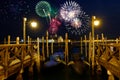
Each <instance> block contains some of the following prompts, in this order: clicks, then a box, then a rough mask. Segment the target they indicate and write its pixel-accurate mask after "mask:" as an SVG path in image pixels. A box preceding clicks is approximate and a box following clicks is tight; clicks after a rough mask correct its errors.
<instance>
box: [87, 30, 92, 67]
mask: <svg viewBox="0 0 120 80" xmlns="http://www.w3.org/2000/svg"><path fill="white" fill-rule="evenodd" d="M91 39H92V38H91V32H90V33H89V59H88V60H89V64H90V66H91V59H92V58H91V57H92V47H91V44H92V40H91Z"/></svg>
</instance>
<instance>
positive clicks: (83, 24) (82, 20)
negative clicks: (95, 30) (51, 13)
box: [60, 1, 90, 35]
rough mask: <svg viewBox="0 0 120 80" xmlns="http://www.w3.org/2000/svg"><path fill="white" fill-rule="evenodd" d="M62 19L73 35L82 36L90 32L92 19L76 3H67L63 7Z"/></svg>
mask: <svg viewBox="0 0 120 80" xmlns="http://www.w3.org/2000/svg"><path fill="white" fill-rule="evenodd" d="M60 19H61V21H62V22H63V23H64V24H65V26H66V29H67V31H68V32H70V33H71V34H74V35H82V34H84V33H85V32H87V31H88V30H89V25H90V17H89V16H88V15H86V13H85V12H84V11H83V10H82V9H81V7H80V5H79V4H78V3H76V2H75V1H66V2H65V3H64V4H63V5H62V6H61V8H60Z"/></svg>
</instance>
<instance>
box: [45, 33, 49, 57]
mask: <svg viewBox="0 0 120 80" xmlns="http://www.w3.org/2000/svg"><path fill="white" fill-rule="evenodd" d="M46 50H47V58H49V49H48V31H47V32H46Z"/></svg>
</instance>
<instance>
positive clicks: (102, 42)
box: [101, 33, 104, 44]
mask: <svg viewBox="0 0 120 80" xmlns="http://www.w3.org/2000/svg"><path fill="white" fill-rule="evenodd" d="M101 36H102V43H103V44H104V34H103V33H102V34H101Z"/></svg>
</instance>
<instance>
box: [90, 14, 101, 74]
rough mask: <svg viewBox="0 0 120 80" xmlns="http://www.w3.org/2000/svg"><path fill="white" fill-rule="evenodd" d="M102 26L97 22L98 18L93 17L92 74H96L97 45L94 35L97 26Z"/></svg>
mask: <svg viewBox="0 0 120 80" xmlns="http://www.w3.org/2000/svg"><path fill="white" fill-rule="evenodd" d="M99 24H100V21H99V20H97V19H96V16H92V43H93V44H92V45H93V46H92V50H93V51H92V70H93V71H92V72H93V74H94V66H95V60H94V59H95V43H94V37H95V36H94V34H95V32H94V27H95V26H98V25H99Z"/></svg>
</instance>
